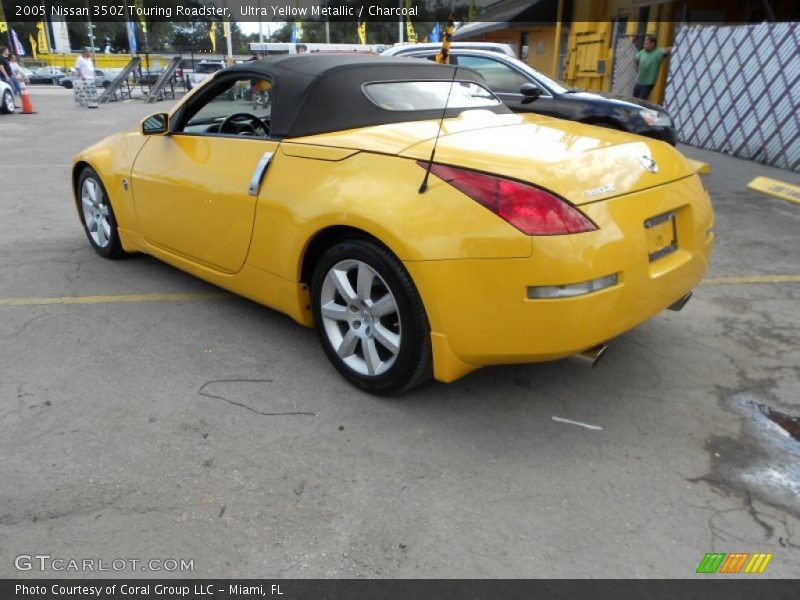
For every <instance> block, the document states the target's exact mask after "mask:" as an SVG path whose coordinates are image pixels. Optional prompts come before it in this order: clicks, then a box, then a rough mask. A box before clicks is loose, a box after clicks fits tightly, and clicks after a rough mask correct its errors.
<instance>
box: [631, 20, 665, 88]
mask: <svg viewBox="0 0 800 600" xmlns="http://www.w3.org/2000/svg"><path fill="white" fill-rule="evenodd" d="M670 50H672V48H671V47H670V48H656V36H654V35H648V36H646V37H645V38H644V49H642V50H639V52H637V53H636V70H637V72H638V74H637V76H636V85H634V86H633V95H634V96H635V97H636V98H642V99H643V100H647V98H648V97H649V96H650V92H652V91H653V86H654V85H655V84H656V79H658V72H659V70H660V69H661V62H662V61H663V60H664V57H665V56H669V53H670Z"/></svg>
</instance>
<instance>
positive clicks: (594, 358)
mask: <svg viewBox="0 0 800 600" xmlns="http://www.w3.org/2000/svg"><path fill="white" fill-rule="evenodd" d="M691 297H692V292H687V293H686V294H684V295H683V296H681V298H680V299H679V300H678V301H677V302H675V303H674V304H670V305H669V306H668V307H667V308H668V309H669V310H675V311H678V310H680V309H682V308H683V307H684V306H686V303H687V302H689V299H690V298H691ZM606 350H608V346H607V345H606V344H597V346H594V347H592V348H589V349H588V350H584V351H583V352H579V353H578V354H573V355H572V356H571V358H573V359H575V360H576V361H578V362H580V363H582V364H584V365H586V366H587V367H589V368H590V369H593V368H594V367H595V365H597V363H598V362H600V359H601V358H603V355H604V354H605V353H606Z"/></svg>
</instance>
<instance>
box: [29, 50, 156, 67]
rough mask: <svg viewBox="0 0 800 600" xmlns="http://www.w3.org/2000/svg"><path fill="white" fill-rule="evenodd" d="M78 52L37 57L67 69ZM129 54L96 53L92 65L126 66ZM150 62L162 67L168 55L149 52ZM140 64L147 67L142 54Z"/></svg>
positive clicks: (54, 65)
mask: <svg viewBox="0 0 800 600" xmlns="http://www.w3.org/2000/svg"><path fill="white" fill-rule="evenodd" d="M79 56H80V54H78V53H74V54H64V53H62V54H56V53H50V54H39V55H38V57H37V59H38V60H39V61H41V62H43V63H45V64H47V65H49V66H51V67H57V68H59V69H62V70H65V69H66V70H69V69H72V68H73V67H74V66H75V61H76V60H78V57H79ZM131 56H132V55H130V54H96V55H95V61H94V66H95V68H97V69H103V68H106V69H121V68H122V67H124V66H126V65H127V64H128V63H129V62H130V60H131ZM148 58H149V59H150V64H151V65H153V66H154V67H155V66H156V65H158V64H159V63H160V65H161V66H162V67H164V66H166V65H167V63H169V60H170V57H168V56H161V55H160V54H150V55H149V56H148ZM141 59H142V66H143V67H144V68H147V65H146V64H145V57H144V54H142V55H141Z"/></svg>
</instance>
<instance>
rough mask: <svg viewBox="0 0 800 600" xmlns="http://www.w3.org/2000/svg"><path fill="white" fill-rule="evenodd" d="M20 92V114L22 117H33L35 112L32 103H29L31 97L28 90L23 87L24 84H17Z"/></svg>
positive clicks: (22, 82) (21, 82)
mask: <svg viewBox="0 0 800 600" xmlns="http://www.w3.org/2000/svg"><path fill="white" fill-rule="evenodd" d="M19 87H20V91H21V92H22V112H21V113H20V114H23V115H35V114H36V110H35V109H34V108H33V102H31V95H30V94H29V93H28V88H27V87H25V82H24V81H20V82H19Z"/></svg>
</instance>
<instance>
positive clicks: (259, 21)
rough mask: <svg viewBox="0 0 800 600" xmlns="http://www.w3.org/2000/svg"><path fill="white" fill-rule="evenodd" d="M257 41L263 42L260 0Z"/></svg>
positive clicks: (259, 3) (259, 4)
mask: <svg viewBox="0 0 800 600" xmlns="http://www.w3.org/2000/svg"><path fill="white" fill-rule="evenodd" d="M258 43H259V44H263V43H264V28H263V27H262V25H261V0H258Z"/></svg>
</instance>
